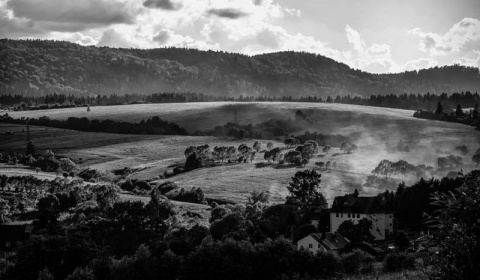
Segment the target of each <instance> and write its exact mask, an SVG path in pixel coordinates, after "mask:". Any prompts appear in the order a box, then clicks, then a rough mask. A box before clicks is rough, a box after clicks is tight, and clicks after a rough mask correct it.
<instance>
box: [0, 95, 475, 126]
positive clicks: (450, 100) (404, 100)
mask: <svg viewBox="0 0 480 280" xmlns="http://www.w3.org/2000/svg"><path fill="white" fill-rule="evenodd" d="M217 101H240V102H278V101H284V102H311V103H322V102H326V103H342V104H355V105H366V106H375V107H387V108H398V109H408V110H426V111H431V112H436V114H437V115H438V114H439V113H440V112H441V113H445V112H454V113H455V115H456V116H457V115H458V116H461V115H462V114H465V113H464V112H463V111H459V110H461V108H474V110H473V111H472V114H473V115H472V117H473V118H474V119H476V118H478V104H480V96H479V94H478V93H472V92H469V91H467V92H454V93H452V94H446V93H442V94H439V95H437V94H430V93H425V94H406V93H404V94H399V95H396V94H386V95H372V96H370V97H360V96H351V95H345V96H340V95H337V96H336V97H330V96H328V97H327V98H325V99H322V97H317V96H310V97H274V96H273V97H266V96H260V97H259V96H255V97H245V96H241V97H239V98H234V97H227V96H224V97H216V96H212V95H206V94H202V93H195V92H164V93H152V94H138V93H132V94H124V95H117V94H112V95H91V96H84V95H74V94H57V93H53V94H46V95H45V96H26V95H9V94H8V95H7V94H2V95H0V105H7V106H12V109H13V110H36V109H48V108H64V107H76V106H87V105H91V106H92V105H103V106H108V105H122V104H138V103H185V102H217ZM439 108H440V110H441V111H439ZM475 108H476V109H475ZM460 112H461V113H460ZM296 117H297V118H301V119H303V120H307V121H308V118H306V116H305V115H302V114H297V115H296Z"/></svg>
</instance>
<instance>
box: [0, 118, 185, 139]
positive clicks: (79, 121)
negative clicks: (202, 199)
mask: <svg viewBox="0 0 480 280" xmlns="http://www.w3.org/2000/svg"><path fill="white" fill-rule="evenodd" d="M0 122H7V123H15V124H25V122H26V120H25V119H13V118H12V117H10V116H8V114H5V115H4V116H0ZM28 122H29V124H31V125H39V126H48V127H56V128H63V129H73V130H80V131H91V132H107V133H120V134H151V135H188V133H187V131H186V130H185V129H184V128H182V127H180V126H179V125H177V124H175V123H173V122H168V121H166V120H162V119H160V118H159V117H158V116H155V117H152V118H148V119H147V120H146V121H145V120H141V121H140V122H139V123H130V122H118V121H113V120H108V119H107V120H91V121H90V120H89V119H88V118H86V117H82V118H76V117H69V118H68V119H67V120H66V121H64V120H51V119H50V118H49V117H47V116H43V117H40V118H38V119H35V118H30V119H29V120H28Z"/></svg>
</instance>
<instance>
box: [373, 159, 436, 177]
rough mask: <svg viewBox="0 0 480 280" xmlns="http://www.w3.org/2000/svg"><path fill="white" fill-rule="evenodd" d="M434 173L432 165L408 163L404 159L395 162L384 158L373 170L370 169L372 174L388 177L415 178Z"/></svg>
mask: <svg viewBox="0 0 480 280" xmlns="http://www.w3.org/2000/svg"><path fill="white" fill-rule="evenodd" d="M433 173H434V170H433V167H431V166H426V165H424V164H421V165H413V164H411V163H408V162H407V161H405V160H399V161H397V162H392V161H390V160H387V159H384V160H382V161H381V162H380V163H379V164H378V165H377V166H376V167H375V169H374V170H372V174H374V175H377V176H378V175H383V176H385V177H389V176H391V175H401V176H402V177H405V176H408V175H410V176H415V177H416V178H421V177H431V176H432V175H433Z"/></svg>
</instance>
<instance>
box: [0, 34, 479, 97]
mask: <svg viewBox="0 0 480 280" xmlns="http://www.w3.org/2000/svg"><path fill="white" fill-rule="evenodd" d="M467 90H468V91H472V92H476V91H478V90H480V75H479V69H478V68H474V67H463V66H459V65H454V66H445V67H435V68H431V69H426V70H420V71H409V72H404V73H398V74H370V73H366V72H363V71H360V70H355V69H351V68H350V67H348V66H347V65H345V64H342V63H338V62H336V61H334V60H332V59H330V58H327V57H324V56H321V55H316V54H310V53H304V52H291V51H288V52H278V53H269V54H262V55H256V56H247V55H242V54H236V53H226V52H219V51H199V50H195V49H182V48H161V49H116V48H108V47H101V48H99V47H95V46H88V47H86V46H80V45H78V44H73V43H69V42H62V41H50V40H10V39H2V40H0V92H3V93H6V94H21V95H26V96H38V95H46V94H48V93H53V92H57V93H66V94H73V95H77V96H89V95H94V96H96V95H98V94H102V95H111V94H119V95H123V94H126V93H151V92H159V91H163V92H168V91H173V92H205V93H208V94H210V95H213V96H222V97H239V96H241V95H255V96H268V97H272V96H277V97H278V96H292V97H301V96H312V95H313V96H317V97H322V98H327V96H329V95H330V96H337V95H341V96H343V95H349V94H350V95H353V96H364V97H366V96H370V95H372V94H386V93H388V94H401V93H404V92H414V93H417V92H430V93H436V94H440V93H442V92H449V93H450V92H454V91H457V92H460V91H467Z"/></svg>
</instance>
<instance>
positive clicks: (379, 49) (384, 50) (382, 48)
mask: <svg viewBox="0 0 480 280" xmlns="http://www.w3.org/2000/svg"><path fill="white" fill-rule="evenodd" d="M366 53H367V54H369V55H389V54H390V46H389V45H387V44H376V43H375V44H373V45H371V46H370V47H369V48H368V49H367V50H366Z"/></svg>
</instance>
